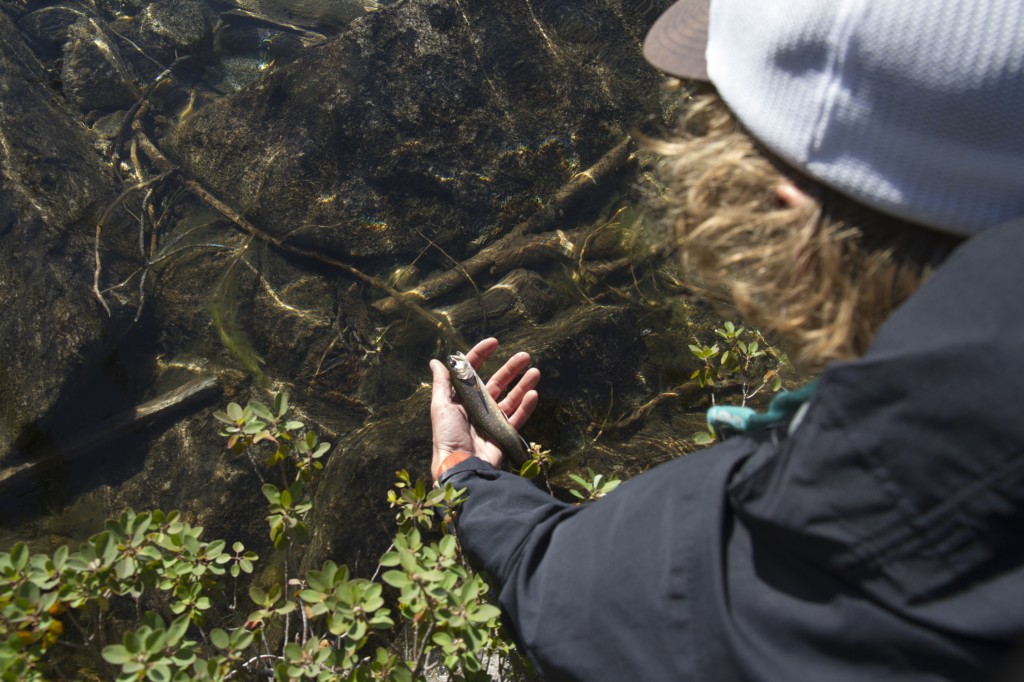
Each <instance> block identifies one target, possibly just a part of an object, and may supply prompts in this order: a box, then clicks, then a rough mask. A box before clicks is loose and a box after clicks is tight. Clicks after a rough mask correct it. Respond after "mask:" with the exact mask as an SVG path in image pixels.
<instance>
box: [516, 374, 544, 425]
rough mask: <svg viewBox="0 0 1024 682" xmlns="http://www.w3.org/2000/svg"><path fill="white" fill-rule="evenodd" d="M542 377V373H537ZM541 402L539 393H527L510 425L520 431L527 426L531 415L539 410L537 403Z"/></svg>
mask: <svg viewBox="0 0 1024 682" xmlns="http://www.w3.org/2000/svg"><path fill="white" fill-rule="evenodd" d="M537 375H538V376H540V373H539V372H538V373H537ZM539 400H540V396H539V395H538V393H537V391H527V392H526V394H525V395H524V396H523V400H522V402H520V403H519V407H517V408H516V411H515V412H513V413H512V416H510V417H509V418H508V422H509V424H511V425H512V426H513V428H515V429H516V431H518V430H519V429H521V428H522V427H523V425H525V424H526V422H527V420H528V419H529V418H530V415H532V414H533V411H534V410H535V409H537V402H538V401H539Z"/></svg>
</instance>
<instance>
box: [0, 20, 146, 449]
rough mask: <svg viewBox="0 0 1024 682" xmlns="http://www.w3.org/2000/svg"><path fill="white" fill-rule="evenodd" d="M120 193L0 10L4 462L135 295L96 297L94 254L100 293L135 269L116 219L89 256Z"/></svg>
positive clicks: (100, 348) (0, 427)
mask: <svg viewBox="0 0 1024 682" xmlns="http://www.w3.org/2000/svg"><path fill="white" fill-rule="evenodd" d="M119 191H120V190H119V188H118V183H117V182H116V181H115V179H114V178H113V176H112V174H111V173H110V171H109V170H108V169H107V168H106V167H105V166H104V165H103V164H102V163H101V161H100V159H99V158H98V157H97V155H96V152H95V150H94V148H93V140H92V138H91V136H90V134H89V132H88V130H87V129H86V128H85V126H84V125H83V124H82V123H81V121H79V120H78V119H77V118H76V116H75V114H74V113H73V112H72V111H71V110H70V108H68V107H67V106H66V104H65V103H64V102H63V101H62V100H60V99H58V98H57V97H55V96H54V94H53V92H52V90H51V89H50V88H49V84H48V79H47V77H46V73H45V72H44V70H43V68H42V67H41V65H40V64H39V63H38V61H37V60H36V58H35V56H34V55H33V54H32V53H31V51H30V50H29V49H28V48H27V47H26V46H25V45H24V43H23V42H22V40H21V37H20V36H19V35H18V33H17V31H16V29H15V27H14V25H13V24H12V22H11V21H10V20H9V19H8V18H7V16H6V15H4V14H0V301H3V305H2V306H0V460H3V459H4V457H5V456H6V455H7V454H8V453H9V452H10V450H11V448H12V447H15V446H17V445H18V444H20V443H23V442H24V441H25V440H26V439H28V438H30V437H31V428H32V425H33V424H34V423H35V422H36V420H38V419H39V418H40V417H41V416H42V415H44V414H46V413H47V412H48V411H49V410H50V409H51V408H52V407H53V406H54V405H55V404H56V402H57V401H58V399H59V397H60V395H61V393H62V392H63V391H64V390H65V388H66V386H67V385H68V383H69V382H70V381H73V379H74V377H76V376H78V375H79V374H80V373H81V371H82V370H83V369H84V368H85V367H87V366H88V365H90V364H91V363H94V362H96V361H97V360H98V359H99V358H100V357H101V356H102V354H103V353H104V352H105V351H104V348H105V346H106V344H107V343H108V342H109V340H110V337H111V336H112V334H113V333H114V331H115V330H116V329H117V328H118V324H119V320H120V319H121V315H122V314H123V313H124V312H126V311H127V310H128V309H130V306H131V303H132V300H131V299H132V297H131V295H129V296H127V297H126V298H124V299H118V298H116V297H113V296H112V297H110V300H109V302H108V304H107V305H108V307H109V309H110V310H109V314H108V312H107V311H106V310H104V309H103V307H102V305H101V304H100V302H99V301H98V300H97V298H96V297H94V295H93V293H92V291H93V287H94V271H95V269H96V258H97V254H99V255H100V257H101V258H106V261H105V263H106V264H107V265H113V269H112V270H111V269H104V271H103V273H101V277H100V280H99V285H100V286H101V287H106V286H107V285H108V284H109V280H108V279H107V277H108V276H109V277H110V278H111V280H112V281H116V280H117V279H118V278H120V277H123V276H124V275H125V274H126V272H127V271H128V270H130V269H134V268H136V267H138V262H137V261H135V262H133V258H132V255H131V250H130V249H131V247H130V246H129V245H126V243H125V239H126V238H127V239H129V240H130V239H131V235H132V233H131V232H127V234H126V233H125V229H124V228H125V227H127V223H125V222H124V221H122V220H113V221H112V222H111V224H110V225H109V227H108V229H107V231H106V232H105V236H104V237H103V238H102V239H101V241H100V245H99V251H97V242H96V219H97V216H98V215H99V214H100V213H102V212H103V209H104V207H105V206H106V205H107V204H108V202H110V201H113V199H114V198H115V197H116V196H117V194H118V192H119ZM129 229H130V227H129ZM129 244H130V242H129ZM112 251H113V253H112ZM106 349H107V350H109V347H108V346H107V347H106Z"/></svg>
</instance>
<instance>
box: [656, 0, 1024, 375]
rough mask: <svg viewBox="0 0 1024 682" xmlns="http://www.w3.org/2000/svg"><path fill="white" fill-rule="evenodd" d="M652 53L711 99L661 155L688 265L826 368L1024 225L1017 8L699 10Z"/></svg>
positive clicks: (687, 13)
mask: <svg viewBox="0 0 1024 682" xmlns="http://www.w3.org/2000/svg"><path fill="white" fill-rule="evenodd" d="M645 55H646V56H647V58H648V60H649V61H650V62H651V63H652V64H654V66H656V67H658V68H660V69H661V70H663V71H665V72H666V73H668V74H670V75H673V76H678V77H681V78H687V79H697V80H709V81H710V83H711V85H712V86H713V88H707V90H708V92H709V94H705V95H700V96H697V97H695V98H694V100H693V102H692V103H691V104H690V105H689V107H688V109H687V113H686V115H685V116H684V120H683V121H682V123H681V130H680V131H679V135H678V136H677V139H675V140H673V141H671V142H662V143H659V144H657V145H655V148H656V149H657V150H658V151H661V152H662V153H663V154H664V160H663V162H662V169H663V171H664V177H665V178H666V180H667V182H668V184H669V186H670V191H669V192H668V195H667V200H666V201H667V204H668V210H669V215H670V218H671V220H672V222H673V225H674V227H675V230H676V234H677V237H678V238H679V241H680V246H681V247H682V253H683V255H684V257H685V258H686V259H687V260H688V261H689V263H691V264H692V265H693V266H695V267H696V269H697V270H698V272H699V274H700V275H701V276H702V278H703V279H704V280H705V282H706V283H707V284H708V285H710V286H715V287H721V288H723V289H724V290H726V291H727V292H729V293H731V294H732V297H733V299H734V302H735V304H736V306H737V307H738V309H739V312H740V313H741V314H743V315H744V316H745V317H746V318H747V319H748V320H749V321H750V322H752V323H754V324H757V325H760V326H762V327H763V328H765V329H768V330H771V331H773V332H775V333H777V334H778V335H779V336H780V337H781V338H782V339H783V340H785V341H786V342H787V343H788V345H789V346H790V348H791V352H792V354H793V356H794V359H795V360H797V361H798V362H799V363H800V364H801V365H802V366H804V367H806V368H808V369H818V368H820V367H822V366H823V365H824V364H826V363H827V362H829V361H831V360H836V359H849V358H853V357H857V356H859V355H860V354H862V353H863V352H864V351H865V350H866V348H867V345H868V344H869V342H870V340H871V338H872V337H873V336H874V333H875V331H876V330H877V328H878V326H879V325H880V324H881V323H882V321H883V320H884V319H885V318H886V317H888V315H889V314H890V313H891V312H892V310H893V309H894V308H895V307H896V306H898V305H899V304H900V303H901V302H902V301H903V300H904V299H905V298H906V297H907V296H909V295H910V294H911V293H912V292H913V291H914V290H915V289H916V288H917V287H918V286H919V285H920V283H921V282H922V281H923V278H924V277H925V276H926V275H927V273H928V272H929V271H930V270H931V268H933V267H934V266H935V265H937V264H938V263H939V262H941V260H942V259H943V258H944V257H945V256H946V255H947V254H948V253H949V251H950V250H951V249H952V248H954V247H955V246H956V244H957V243H959V242H960V241H961V240H962V239H963V238H964V237H969V236H970V235H972V234H975V233H977V232H979V231H982V230H984V229H986V228H989V227H993V226H995V225H997V224H1000V223H1002V222H1005V221H1008V220H1011V219H1014V218H1017V217H1020V216H1022V215H1024V126H1021V125H1019V124H1018V122H1017V120H1018V118H1019V114H1018V110H1019V109H1020V107H1021V105H1024V5H1021V3H1019V1H1018V0H996V1H992V2H981V3H961V2H952V3H951V2H946V1H945V0H901V1H900V2H888V1H886V0H875V1H873V2H872V1H870V0H834V1H829V2H822V1H821V0H710V3H709V1H708V0H681V2H677V3H676V4H675V5H673V6H672V7H671V8H670V9H669V10H668V11H667V12H665V14H663V15H662V17H660V18H659V20H658V22H656V24H655V26H654V27H653V28H652V30H651V32H650V34H649V35H648V39H647V41H646V43H645Z"/></svg>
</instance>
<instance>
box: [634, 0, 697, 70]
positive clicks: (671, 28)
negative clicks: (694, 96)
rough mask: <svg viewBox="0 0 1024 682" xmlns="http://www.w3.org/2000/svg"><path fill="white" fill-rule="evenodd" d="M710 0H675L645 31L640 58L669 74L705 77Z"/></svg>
mask: <svg viewBox="0 0 1024 682" xmlns="http://www.w3.org/2000/svg"><path fill="white" fill-rule="evenodd" d="M710 4H711V0H679V2H677V3H675V4H674V5H672V6H671V7H669V8H668V9H667V10H665V12H664V13H663V14H662V15H661V16H660V17H658V20H657V21H655V22H654V26H652V27H651V30H650V31H648V33H647V38H646V39H645V40H644V58H645V59H647V61H648V62H650V63H651V65H652V66H654V67H656V68H658V69H661V70H662V71H664V72H665V73H668V74H671V75H673V76H678V77H680V78H692V79H695V80H704V81H706V80H707V79H708V65H707V60H706V59H705V57H704V52H705V50H706V48H707V45H708V14H709V12H708V6H709V5H710Z"/></svg>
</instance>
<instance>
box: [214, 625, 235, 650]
mask: <svg viewBox="0 0 1024 682" xmlns="http://www.w3.org/2000/svg"><path fill="white" fill-rule="evenodd" d="M210 641H211V642H213V645H214V646H215V647H217V648H218V649H225V650H226V649H227V648H228V646H229V645H230V641H229V638H228V633H226V632H224V631H223V630H221V629H220V628H216V629H214V630H213V631H212V632H210Z"/></svg>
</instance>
